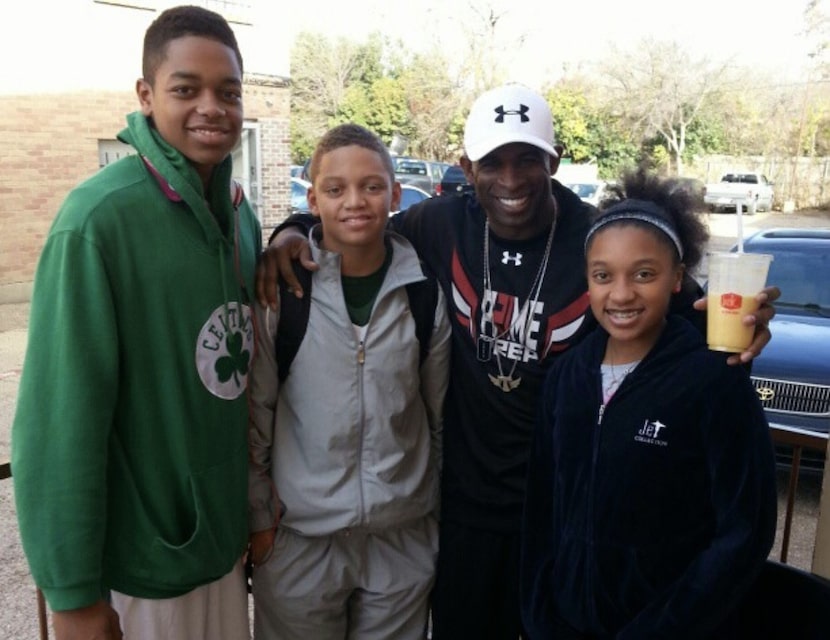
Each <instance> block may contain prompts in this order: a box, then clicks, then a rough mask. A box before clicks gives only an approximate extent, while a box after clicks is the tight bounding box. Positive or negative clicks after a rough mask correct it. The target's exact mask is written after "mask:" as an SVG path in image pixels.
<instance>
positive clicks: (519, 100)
mask: <svg viewBox="0 0 830 640" xmlns="http://www.w3.org/2000/svg"><path fill="white" fill-rule="evenodd" d="M554 140H555V138H554V134H553V116H552V115H551V113H550V107H549V106H548V103H547V102H546V101H545V99H544V98H543V97H542V96H540V95H539V94H538V93H536V92H535V91H532V90H530V89H528V88H527V87H525V86H524V85H521V84H506V85H503V86H501V87H496V88H495V89H490V90H489V91H487V92H485V93H483V94H481V95H480V96H479V97H478V98H477V99H476V101H475V102H474V103H473V106H472V108H471V109H470V115H469V116H467V124H466V125H465V126H464V150H465V152H466V153H467V157H468V158H469V159H470V160H472V161H473V162H475V161H476V160H480V159H481V158H483V157H484V156H486V155H487V154H488V153H490V152H491V151H492V150H493V149H496V148H497V147H500V146H502V145H505V144H509V143H511V142H525V143H527V144H532V145H533V146H534V147H538V148H539V149H542V150H543V151H546V152H547V153H549V154H550V155H552V156H554V157H559V154H558V153H556V150H555V149H554V148H553V143H554Z"/></svg>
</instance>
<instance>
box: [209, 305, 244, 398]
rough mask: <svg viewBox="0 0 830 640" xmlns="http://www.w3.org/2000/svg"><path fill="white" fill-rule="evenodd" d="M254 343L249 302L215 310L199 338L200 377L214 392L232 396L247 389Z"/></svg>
mask: <svg viewBox="0 0 830 640" xmlns="http://www.w3.org/2000/svg"><path fill="white" fill-rule="evenodd" d="M253 346H254V329H253V323H252V322H251V310H250V308H249V307H248V306H246V305H240V304H237V303H236V302H231V303H228V305H227V307H226V306H225V305H222V306H220V307H217V308H216V309H215V310H214V311H213V313H212V314H211V315H210V318H208V320H207V322H205V324H204V325H203V326H202V330H201V331H200V332H199V337H198V339H197V342H196V367H197V369H198V370H199V377H200V378H201V379H202V383H203V384H204V385H205V387H206V388H207V389H208V390H209V391H210V392H211V393H212V394H213V395H215V396H218V397H220V398H224V399H226V400H233V399H235V398H238V397H239V396H240V395H242V393H244V391H245V388H246V387H247V385H248V369H249V365H250V362H251V355H252V354H253Z"/></svg>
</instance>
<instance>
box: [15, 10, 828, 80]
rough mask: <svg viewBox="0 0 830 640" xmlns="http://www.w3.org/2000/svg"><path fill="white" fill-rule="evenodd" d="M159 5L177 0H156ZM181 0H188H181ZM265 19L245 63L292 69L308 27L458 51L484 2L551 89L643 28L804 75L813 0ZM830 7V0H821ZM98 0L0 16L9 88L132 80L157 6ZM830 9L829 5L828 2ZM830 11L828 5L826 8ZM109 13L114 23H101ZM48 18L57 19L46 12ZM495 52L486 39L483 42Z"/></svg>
mask: <svg viewBox="0 0 830 640" xmlns="http://www.w3.org/2000/svg"><path fill="white" fill-rule="evenodd" d="M152 1H153V2H155V3H156V4H157V5H158V6H159V7H163V6H164V5H172V4H177V2H176V1H175V0H152ZM181 1H183V0H179V2H181ZM245 1H247V3H248V4H249V5H250V6H251V7H252V8H253V15H255V23H256V26H257V28H256V29H252V28H250V27H244V26H239V25H236V26H235V30H236V31H237V37H238V39H239V40H240V47H241V48H242V53H243V57H244V58H245V68H246V71H253V72H258V73H265V74H267V75H282V76H287V75H289V73H290V66H289V51H290V46H291V42H292V39H293V35H294V34H296V33H297V32H299V31H301V30H310V31H315V32H319V33H322V34H323V35H324V36H326V37H332V36H343V37H346V38H348V39H350V40H353V41H356V42H362V41H365V39H366V37H367V36H368V34H370V33H371V32H374V31H381V32H382V33H384V34H385V35H387V36H389V37H390V38H392V39H400V40H401V41H402V42H403V43H404V46H406V47H407V48H409V49H411V50H414V51H418V50H421V51H426V50H428V49H429V48H430V47H432V46H437V47H439V48H440V49H441V50H442V51H444V52H446V54H447V55H448V56H449V58H450V59H452V60H459V59H461V56H462V54H464V53H465V52H466V51H468V50H469V47H470V45H469V42H470V35H469V34H470V30H471V29H472V27H473V26H479V27H480V26H481V25H483V24H484V21H483V19H482V17H480V16H478V17H477V16H476V13H475V12H476V11H479V12H481V11H482V8H485V9H489V8H493V9H494V11H495V14H496V15H497V16H498V18H499V19H498V26H497V28H496V35H497V41H496V42H495V46H492V47H490V50H492V51H495V52H496V53H495V54H494V55H497V56H498V59H499V61H500V62H501V63H502V64H503V66H504V68H506V69H507V70H508V72H509V73H508V77H507V78H505V79H506V80H512V81H517V82H523V83H525V84H528V85H530V86H532V87H534V88H536V89H543V88H544V87H545V85H546V84H552V83H553V82H555V80H557V79H558V78H559V77H561V76H562V74H563V70H564V69H574V68H578V67H579V65H580V64H584V63H585V62H586V61H588V62H590V61H594V60H597V59H600V58H602V57H603V56H604V55H606V54H607V53H608V51H609V48H610V47H611V46H616V47H617V48H618V49H621V50H631V49H632V48H634V47H636V45H637V43H638V42H640V41H641V40H642V39H643V38H644V37H646V36H650V37H653V38H655V39H660V40H675V41H677V42H678V43H680V44H681V45H682V46H683V47H684V48H685V49H687V50H688V51H689V52H690V53H691V54H692V55H693V56H695V57H704V56H706V57H708V58H709V59H711V60H713V61H731V62H733V63H734V64H737V65H745V66H749V67H751V68H752V67H758V66H759V65H760V67H761V68H763V69H764V70H765V71H769V72H772V73H773V74H774V75H785V76H786V77H789V78H793V79H798V78H801V77H803V71H802V70H803V63H804V61H805V60H806V59H807V58H806V44H805V42H804V38H803V36H800V35H799V33H800V32H803V10H804V7H805V6H806V2H807V0H777V2H775V5H774V6H773V7H772V8H769V7H767V8H765V7H763V6H762V5H763V4H767V3H763V2H761V0H625V1H624V2H621V1H620V0H571V1H569V2H561V1H560V0H407V1H405V2H404V1H402V0H306V1H305V2H302V3H300V4H299V5H296V4H289V5H286V3H281V2H274V1H273V0H245ZM820 1H821V2H822V3H823V5H830V0H820ZM107 7H108V5H103V4H96V3H94V2H93V0H28V1H27V2H24V3H16V4H15V8H14V10H13V11H12V12H10V14H9V16H8V17H9V18H10V19H7V20H2V21H0V60H3V62H2V63H0V64H2V65H3V68H2V72H0V94H2V93H16V92H25V91H26V90H27V89H34V90H37V89H39V88H40V89H47V88H48V89H49V90H52V91H58V90H61V89H64V88H67V89H68V88H78V87H83V88H112V89H116V88H119V89H123V88H124V87H125V86H129V87H130V88H132V84H133V80H132V79H133V78H136V77H138V75H139V73H140V54H141V39H140V37H136V34H138V33H143V30H144V29H145V28H146V25H147V24H149V22H150V20H152V19H153V18H154V17H155V15H157V14H154V13H153V12H146V11H145V12H142V11H136V10H125V9H123V7H121V8H115V7H109V8H107ZM828 9H830V7H828ZM825 10H827V9H825ZM103 15H107V16H108V17H109V20H110V22H109V23H108V28H106V29H101V28H99V27H98V26H97V25H96V24H94V23H95V22H96V21H98V20H100V19H101V16H103ZM44 16H48V19H44ZM485 49H486V48H485Z"/></svg>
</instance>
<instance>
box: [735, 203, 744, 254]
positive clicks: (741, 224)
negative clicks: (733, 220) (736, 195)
mask: <svg viewBox="0 0 830 640" xmlns="http://www.w3.org/2000/svg"><path fill="white" fill-rule="evenodd" d="M736 209H737V212H736V213H737V214H738V253H743V252H744V205H743V202H742V201H741V200H738V204H737V207H736Z"/></svg>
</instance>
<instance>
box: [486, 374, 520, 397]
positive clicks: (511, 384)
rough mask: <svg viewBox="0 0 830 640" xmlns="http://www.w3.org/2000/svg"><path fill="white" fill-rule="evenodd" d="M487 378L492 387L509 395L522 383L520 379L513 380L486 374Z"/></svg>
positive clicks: (510, 377)
mask: <svg viewBox="0 0 830 640" xmlns="http://www.w3.org/2000/svg"><path fill="white" fill-rule="evenodd" d="M487 377H488V378H490V382H492V383H493V385H494V386H496V387H498V388H499V389H501V390H502V391H504V392H505V393H510V392H511V391H513V389H515V388H516V387H518V386H519V385H520V384H521V383H522V379H521V378H514V377H513V376H493V375H490V374H489V373H488V374H487Z"/></svg>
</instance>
